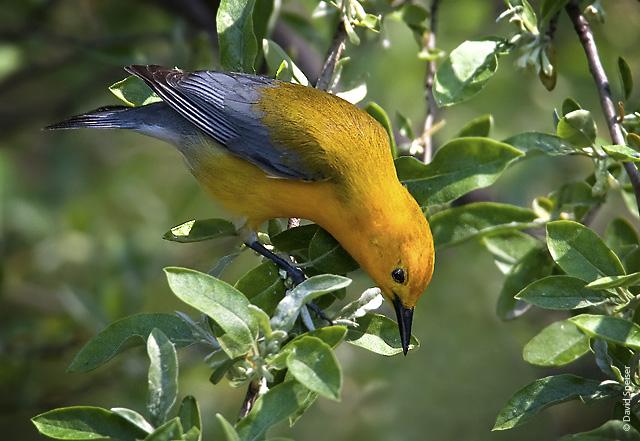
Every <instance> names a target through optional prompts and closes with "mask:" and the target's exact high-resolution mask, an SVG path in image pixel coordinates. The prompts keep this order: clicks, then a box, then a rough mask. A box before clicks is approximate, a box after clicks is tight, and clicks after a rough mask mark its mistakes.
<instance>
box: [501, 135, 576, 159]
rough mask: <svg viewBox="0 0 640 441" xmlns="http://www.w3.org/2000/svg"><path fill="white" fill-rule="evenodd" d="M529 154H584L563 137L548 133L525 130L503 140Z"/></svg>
mask: <svg viewBox="0 0 640 441" xmlns="http://www.w3.org/2000/svg"><path fill="white" fill-rule="evenodd" d="M502 142H503V143H505V144H509V145H510V146H512V147H514V148H516V149H518V150H519V151H521V152H522V153H526V154H527V155H538V154H545V155H550V156H556V155H572V154H584V152H582V150H580V149H577V148H575V147H574V146H572V145H571V144H569V143H568V142H565V141H563V140H562V138H560V137H558V136H555V135H551V134H548V133H540V132H524V133H520V134H518V135H514V136H512V137H510V138H507V139H505V140H504V141H502Z"/></svg>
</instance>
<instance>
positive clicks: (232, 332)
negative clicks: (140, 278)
mask: <svg viewBox="0 0 640 441" xmlns="http://www.w3.org/2000/svg"><path fill="white" fill-rule="evenodd" d="M164 271H165V273H166V274H167V279H168V281H169V286H170V287H171V290H172V291H173V292H174V293H175V295H176V296H177V297H178V298H179V299H180V300H182V301H183V302H185V303H187V304H188V305H191V306H193V307H194V308H196V309H198V310H199V311H201V312H203V313H205V314H206V315H208V316H209V317H211V318H212V319H213V320H214V321H215V322H216V324H217V325H218V326H219V327H220V328H221V329H222V330H223V331H224V332H225V335H226V336H227V337H228V338H229V339H231V340H232V341H233V342H235V343H236V344H237V345H236V346H233V347H232V346H230V345H224V344H223V341H222V340H220V339H219V342H220V344H221V345H223V349H224V350H225V352H226V353H227V354H228V355H229V357H230V358H235V357H238V356H241V355H244V354H246V353H247V352H248V351H249V349H251V348H252V347H253V345H254V344H255V342H256V339H257V337H258V322H257V321H256V319H255V318H254V316H253V314H251V311H249V308H248V306H249V300H247V298H246V297H245V296H244V295H243V294H242V293H241V292H240V291H238V290H237V289H235V288H234V287H232V286H231V285H229V284H227V283H225V282H223V281H221V280H218V279H216V278H214V277H211V276H209V275H207V274H203V273H200V272H197V271H193V270H190V269H186V268H165V270H164Z"/></svg>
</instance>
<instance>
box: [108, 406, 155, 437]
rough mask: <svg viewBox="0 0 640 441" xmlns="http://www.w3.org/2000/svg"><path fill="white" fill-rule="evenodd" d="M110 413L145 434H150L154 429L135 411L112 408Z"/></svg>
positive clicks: (124, 408)
mask: <svg viewBox="0 0 640 441" xmlns="http://www.w3.org/2000/svg"><path fill="white" fill-rule="evenodd" d="M109 410H111V412H113V413H115V414H117V415H119V416H121V417H122V418H124V419H126V420H128V421H130V422H132V423H133V424H135V425H136V426H138V427H139V428H141V429H142V430H144V431H145V432H146V433H151V432H153V430H154V427H153V426H152V425H151V423H149V422H148V421H147V420H146V419H145V418H144V417H143V416H142V415H140V414H139V413H138V412H136V411H135V410H131V409H127V408H126V407H112V408H111V409H109Z"/></svg>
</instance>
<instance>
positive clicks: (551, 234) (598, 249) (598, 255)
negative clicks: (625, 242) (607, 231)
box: [547, 221, 624, 282]
mask: <svg viewBox="0 0 640 441" xmlns="http://www.w3.org/2000/svg"><path fill="white" fill-rule="evenodd" d="M547 246H548V247H549V251H550V252H551V256H552V257H553V260H555V261H556V263H557V264H558V265H559V266H560V268H562V269H563V270H564V272H565V273H567V274H568V275H570V276H574V277H578V278H580V279H582V280H584V281H585V282H593V281H594V280H596V279H599V278H600V277H603V276H617V275H623V274H624V268H623V267H622V264H621V263H620V260H619V259H618V257H617V256H616V255H615V253H614V252H613V251H611V250H610V249H609V247H607V246H606V245H605V244H604V242H603V241H602V239H600V238H599V237H598V235H597V234H596V233H594V232H593V231H592V230H590V229H589V228H587V227H585V226H584V225H582V224H579V223H577V222H571V221H555V222H550V223H548V224H547Z"/></svg>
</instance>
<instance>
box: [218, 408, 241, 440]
mask: <svg viewBox="0 0 640 441" xmlns="http://www.w3.org/2000/svg"><path fill="white" fill-rule="evenodd" d="M216 418H217V419H218V421H219V422H220V425H221V426H222V431H223V432H224V435H225V438H226V440H227V441H240V436H239V435H238V433H237V432H236V429H235V428H234V427H233V424H231V423H230V422H229V421H227V419H226V418H225V417H224V416H222V415H220V414H219V413H217V414H216Z"/></svg>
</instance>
